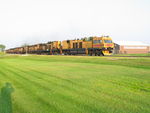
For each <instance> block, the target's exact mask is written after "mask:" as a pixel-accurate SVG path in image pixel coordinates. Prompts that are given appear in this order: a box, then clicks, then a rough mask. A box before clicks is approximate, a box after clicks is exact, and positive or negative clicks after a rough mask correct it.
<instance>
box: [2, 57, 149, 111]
mask: <svg viewBox="0 0 150 113" xmlns="http://www.w3.org/2000/svg"><path fill="white" fill-rule="evenodd" d="M6 83H9V85H11V86H12V87H13V88H12V87H10V86H8V87H7V86H5V84H6ZM6 87H7V88H6ZM0 88H1V98H0V101H1V100H4V99H6V101H7V103H6V102H5V105H4V107H3V108H7V107H8V106H12V110H13V113H150V58H142V57H141V58H126V57H125V58H121V57H120V58H119V57H117V58H115V57H90V56H12V55H11V56H3V57H0ZM5 93H7V94H9V95H8V97H6V96H5ZM10 94H12V96H11V97H12V98H11V97H10ZM7 109H10V110H11V108H7ZM3 110H4V109H3ZM0 113H1V112H0Z"/></svg>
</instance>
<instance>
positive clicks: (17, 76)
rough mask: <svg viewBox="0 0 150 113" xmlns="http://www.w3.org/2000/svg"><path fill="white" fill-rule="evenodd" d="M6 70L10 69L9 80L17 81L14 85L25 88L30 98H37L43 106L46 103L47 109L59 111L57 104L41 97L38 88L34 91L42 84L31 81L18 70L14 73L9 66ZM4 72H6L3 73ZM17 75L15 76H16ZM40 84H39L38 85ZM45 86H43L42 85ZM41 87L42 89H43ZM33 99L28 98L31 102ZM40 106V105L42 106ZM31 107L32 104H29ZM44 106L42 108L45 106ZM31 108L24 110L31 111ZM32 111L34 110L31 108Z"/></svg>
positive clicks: (24, 90)
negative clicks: (52, 103) (37, 91)
mask: <svg viewBox="0 0 150 113" xmlns="http://www.w3.org/2000/svg"><path fill="white" fill-rule="evenodd" d="M6 71H8V72H10V73H9V76H8V78H9V80H11V82H12V81H13V83H16V84H14V85H19V88H21V89H22V88H23V92H24V93H26V94H27V95H28V98H29V99H31V100H35V99H36V103H40V106H42V105H43V104H44V105H46V106H47V108H45V109H49V108H50V109H51V111H57V110H58V108H57V109H55V106H53V105H51V104H50V103H49V102H48V101H47V100H46V99H44V98H42V97H39V96H38V95H37V94H36V92H35V91H36V90H35V91H34V89H37V88H39V86H40V84H35V83H34V82H32V81H29V79H26V78H25V77H22V76H21V75H20V74H17V73H16V72H15V73H14V72H13V71H12V70H10V69H9V68H8V67H7V69H6ZM3 74H4V73H3ZM14 76H15V77H14ZM13 78H15V79H13ZM37 85H38V86H37ZM30 86H32V87H30ZM42 88H43V87H42ZM42 88H41V89H42ZM45 91H46V90H45ZM31 97H32V98H34V97H35V98H34V99H32V98H31ZM28 98H26V99H27V100H28ZM22 99H23V101H25V100H24V98H22ZM31 100H28V101H27V102H30V101H31ZM29 105H30V104H28V103H26V106H24V107H27V106H29ZM40 106H39V107H40ZM46 106H43V107H46ZM29 107H30V106H29ZM43 107H42V108H43ZM29 109H31V108H29ZM29 109H28V110H23V111H29ZM30 111H31V112H32V110H30ZM36 112H40V109H39V110H36ZM41 113H42V111H41Z"/></svg>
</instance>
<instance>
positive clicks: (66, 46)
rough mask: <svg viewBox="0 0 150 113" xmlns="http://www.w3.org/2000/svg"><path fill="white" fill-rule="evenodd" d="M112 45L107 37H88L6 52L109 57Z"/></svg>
mask: <svg viewBox="0 0 150 113" xmlns="http://www.w3.org/2000/svg"><path fill="white" fill-rule="evenodd" d="M113 48H114V43H113V41H112V39H111V38H110V37H109V36H102V37H89V38H83V39H77V40H64V41H62V42H61V41H53V42H48V43H44V44H35V45H30V46H26V47H18V48H13V49H9V50H6V52H7V53H11V54H25V53H29V54H50V55H56V54H63V55H91V56H92V55H95V56H100V55H102V56H104V55H111V54H112V51H113Z"/></svg>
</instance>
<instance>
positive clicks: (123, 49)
mask: <svg viewBox="0 0 150 113" xmlns="http://www.w3.org/2000/svg"><path fill="white" fill-rule="evenodd" d="M149 52H150V45H148V44H145V43H143V42H139V41H116V42H115V49H114V54H138V53H149Z"/></svg>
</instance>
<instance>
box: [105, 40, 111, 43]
mask: <svg viewBox="0 0 150 113" xmlns="http://www.w3.org/2000/svg"><path fill="white" fill-rule="evenodd" d="M104 42H105V43H112V41H111V40H104Z"/></svg>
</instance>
